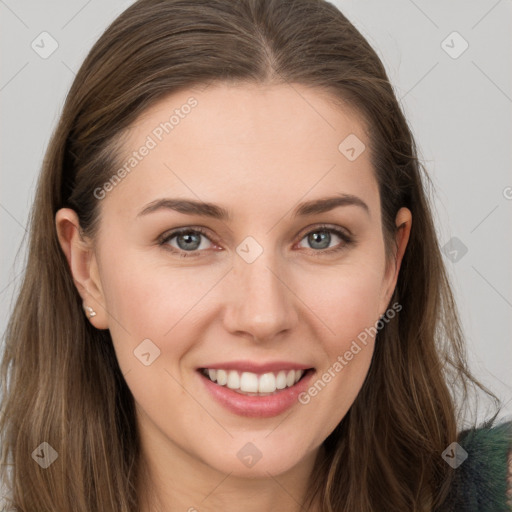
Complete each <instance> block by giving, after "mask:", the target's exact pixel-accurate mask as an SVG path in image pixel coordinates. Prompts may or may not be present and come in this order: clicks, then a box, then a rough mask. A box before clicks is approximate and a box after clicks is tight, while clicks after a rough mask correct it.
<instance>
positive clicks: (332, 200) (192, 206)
mask: <svg viewBox="0 0 512 512" xmlns="http://www.w3.org/2000/svg"><path fill="white" fill-rule="evenodd" d="M340 206H358V207H360V208H362V209H363V210H364V211H365V212H366V213H367V214H368V215H369V214H370V209H369V208H368V205H367V204H366V203H365V202H364V201H363V200H362V199H360V198H359V197H357V196H354V195H352V194H338V195H335V196H330V197H322V198H320V199H315V200H313V201H307V202H304V203H301V204H299V205H298V206H297V207H296V208H295V209H294V210H293V214H292V215H293V217H294V218H296V217H305V216H308V215H315V214H319V213H325V212H328V211H330V210H333V209H334V208H338V207H340ZM158 210H173V211H177V212H179V213H184V214H186V215H199V216H203V217H211V218H213V219H218V220H222V221H229V220H231V219H232V217H231V215H230V213H229V211H228V210H227V209H225V208H223V207H222V206H220V205H217V204H214V203H206V202H202V201H196V200H193V199H179V198H164V199H157V200H155V201H152V202H151V203H149V204H147V205H146V206H145V207H144V208H143V209H142V210H141V211H140V212H139V214H138V215H137V217H141V216H144V215H148V214H150V213H153V212H156V211H158Z"/></svg>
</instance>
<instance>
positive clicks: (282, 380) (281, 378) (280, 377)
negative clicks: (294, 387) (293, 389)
mask: <svg viewBox="0 0 512 512" xmlns="http://www.w3.org/2000/svg"><path fill="white" fill-rule="evenodd" d="M285 387H286V373H285V372H284V371H283V370H281V371H280V372H279V373H278V374H277V378H276V388H277V389H284V388H285Z"/></svg>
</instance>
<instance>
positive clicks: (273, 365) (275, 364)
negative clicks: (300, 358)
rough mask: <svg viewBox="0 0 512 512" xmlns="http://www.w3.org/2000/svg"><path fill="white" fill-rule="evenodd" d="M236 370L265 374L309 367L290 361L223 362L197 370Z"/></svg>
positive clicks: (309, 366)
mask: <svg viewBox="0 0 512 512" xmlns="http://www.w3.org/2000/svg"><path fill="white" fill-rule="evenodd" d="M202 368H209V369H212V370H213V369H222V370H238V371H240V372H251V373H267V372H276V371H279V370H308V369H310V368H312V366H311V365H307V364H301V363H294V362H291V361H269V362H267V363H256V362H254V361H224V362H219V363H209V364H206V365H204V366H200V367H199V368H198V370H199V369H202Z"/></svg>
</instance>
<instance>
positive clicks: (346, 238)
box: [158, 225, 355, 258]
mask: <svg viewBox="0 0 512 512" xmlns="http://www.w3.org/2000/svg"><path fill="white" fill-rule="evenodd" d="M316 232H329V233H334V234H335V235H337V236H338V237H339V238H341V240H342V241H343V243H342V244H341V245H338V246H335V247H330V248H328V249H319V250H315V249H310V250H311V251H313V253H312V254H313V255H314V256H324V255H326V254H333V253H338V252H340V251H342V250H344V249H345V248H347V246H349V245H352V244H354V243H355V238H354V237H353V236H352V235H349V234H348V233H346V232H345V231H341V230H340V229H337V228H333V227H330V226H326V225H320V226H316V227H315V228H314V229H311V230H309V231H307V232H306V233H305V234H304V235H302V236H301V238H300V239H299V242H300V241H302V240H303V239H304V238H305V237H306V236H307V235H310V234H311V233H316ZM189 233H200V234H201V235H203V236H205V237H206V238H208V240H210V237H209V236H208V233H207V232H206V230H205V229H203V228H201V227H199V226H197V227H194V226H192V227H186V228H180V229H175V230H173V231H171V232H170V233H164V234H163V235H162V236H161V237H160V238H159V239H158V245H159V246H162V247H163V248H164V249H166V250H169V251H171V252H172V253H174V254H177V255H179V256H180V257H182V258H189V257H192V258H196V257H199V256H200V253H201V251H199V250H197V249H196V250H195V251H181V250H179V249H176V248H175V247H171V246H169V245H167V244H168V242H169V241H170V240H172V239H173V238H174V237H176V236H179V235H182V234H189ZM210 241H211V242H213V240H210Z"/></svg>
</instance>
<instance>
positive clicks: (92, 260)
mask: <svg viewBox="0 0 512 512" xmlns="http://www.w3.org/2000/svg"><path fill="white" fill-rule="evenodd" d="M55 227H56V229H57V236H58V239H59V243H60V246H61V248H62V251H63V252H64V255H65V256H66V259H67V261H68V265H69V268H70V270H71V275H72V276H73V282H74V283H75V286H76V288H77V290H78V293H79V294H80V296H81V297H82V299H83V303H84V307H85V306H87V307H90V308H92V309H93V310H94V311H95V313H96V315H94V316H92V317H90V318H89V320H90V322H91V323H92V324H93V325H94V327H96V328H97V329H107V328H108V315H107V314H106V308H105V298H104V294H103V289H102V286H101V280H100V277H99V272H98V265H97V260H96V254H95V252H94V248H93V245H92V242H91V240H90V239H87V238H85V237H84V236H83V234H82V230H81V228H80V222H79V219H78V215H77V214H76V212H75V211H74V210H72V209H70V208H61V209H60V210H59V211H58V212H57V213H56V215H55ZM84 314H86V312H85V311H84Z"/></svg>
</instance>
